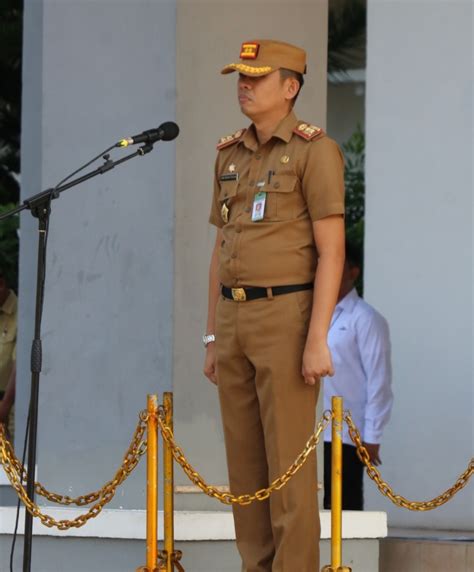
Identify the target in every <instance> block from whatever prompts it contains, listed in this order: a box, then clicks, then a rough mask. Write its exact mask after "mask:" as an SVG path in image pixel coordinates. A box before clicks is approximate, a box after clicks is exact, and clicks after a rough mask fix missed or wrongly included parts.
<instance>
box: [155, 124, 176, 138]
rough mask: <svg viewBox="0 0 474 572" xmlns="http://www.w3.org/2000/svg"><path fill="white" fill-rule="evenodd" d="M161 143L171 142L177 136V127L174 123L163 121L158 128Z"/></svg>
mask: <svg viewBox="0 0 474 572" xmlns="http://www.w3.org/2000/svg"><path fill="white" fill-rule="evenodd" d="M158 131H159V132H160V135H161V137H160V139H161V140H162V141H173V139H176V137H178V135H179V127H178V126H177V125H176V123H175V122H174V121H165V122H164V123H162V124H161V125H160V126H159V127H158Z"/></svg>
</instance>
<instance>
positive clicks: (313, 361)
mask: <svg viewBox="0 0 474 572" xmlns="http://www.w3.org/2000/svg"><path fill="white" fill-rule="evenodd" d="M301 373H302V374H303V377H304V380H305V383H307V384H308V385H315V383H316V382H317V381H319V379H320V378H321V377H325V376H327V375H329V376H331V377H332V376H333V375H334V368H333V365H332V359H331V352H330V351H329V348H328V345H327V343H326V342H315V343H308V342H307V343H306V347H305V350H304V353H303V367H302V370H301Z"/></svg>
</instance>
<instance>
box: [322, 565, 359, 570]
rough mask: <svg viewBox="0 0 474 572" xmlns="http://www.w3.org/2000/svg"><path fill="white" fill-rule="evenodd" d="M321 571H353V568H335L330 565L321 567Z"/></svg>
mask: <svg viewBox="0 0 474 572" xmlns="http://www.w3.org/2000/svg"><path fill="white" fill-rule="evenodd" d="M321 572H352V568H350V567H349V566H337V567H336V568H333V567H332V566H330V565H328V566H324V568H322V569H321Z"/></svg>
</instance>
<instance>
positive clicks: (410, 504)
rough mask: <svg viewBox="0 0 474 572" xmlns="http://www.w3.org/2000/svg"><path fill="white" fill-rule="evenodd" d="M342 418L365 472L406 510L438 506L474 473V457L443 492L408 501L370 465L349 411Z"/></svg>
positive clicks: (380, 489) (462, 485) (445, 501)
mask: <svg viewBox="0 0 474 572" xmlns="http://www.w3.org/2000/svg"><path fill="white" fill-rule="evenodd" d="M344 420H345V422H346V423H347V426H348V428H349V435H350V437H351V439H352V441H353V442H354V445H355V446H356V447H357V455H358V456H359V459H360V460H361V461H362V462H363V463H364V464H365V466H366V468H367V474H368V475H369V477H370V478H371V479H372V480H373V481H374V482H375V484H376V485H377V487H378V489H379V491H380V492H381V493H382V494H383V495H384V496H386V497H387V498H388V499H390V500H391V501H392V502H393V504H395V505H397V506H399V507H401V508H406V509H408V510H413V511H427V510H433V509H434V508H438V507H439V506H441V505H443V504H445V503H447V502H448V501H449V500H451V499H452V498H453V497H454V495H455V494H456V493H458V492H459V491H460V490H461V489H462V488H464V487H465V486H466V485H467V483H468V482H469V479H470V478H471V477H472V475H473V474H474V458H472V459H471V460H470V461H469V464H468V466H467V469H466V470H465V471H464V473H462V475H461V476H460V477H459V478H458V479H457V481H456V482H455V483H454V485H453V486H452V487H451V488H449V489H447V490H446V491H444V493H442V494H440V495H439V496H437V497H435V498H434V499H431V500H429V501H410V500H408V499H406V498H405V497H402V496H401V495H396V494H395V493H394V492H393V489H392V487H391V486H390V485H389V484H388V483H386V482H385V481H384V480H383V479H382V476H381V474H380V471H379V470H378V469H376V468H375V467H374V465H372V463H371V462H370V455H369V453H368V451H367V449H366V448H365V447H364V445H363V444H362V439H361V436H360V432H359V430H358V429H357V427H356V425H355V423H354V421H353V419H352V417H351V414H350V412H349V411H345V412H344Z"/></svg>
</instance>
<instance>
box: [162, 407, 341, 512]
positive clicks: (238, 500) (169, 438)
mask: <svg viewBox="0 0 474 572" xmlns="http://www.w3.org/2000/svg"><path fill="white" fill-rule="evenodd" d="M331 418H332V414H331V412H330V411H325V412H324V415H323V417H322V419H321V421H320V422H319V423H318V426H317V428H316V431H315V432H314V433H313V434H312V435H311V437H310V438H309V439H308V441H307V443H306V445H305V447H304V449H303V451H302V452H301V453H300V454H299V455H298V457H297V458H296V460H295V461H294V463H293V464H292V465H291V466H290V467H289V468H288V470H287V471H286V472H285V473H284V474H283V475H281V476H280V477H278V478H276V479H275V480H274V481H272V482H271V483H270V485H269V486H268V487H267V488H264V489H260V490H258V491H257V492H255V493H254V494H244V495H239V496H236V495H233V494H231V493H222V492H220V491H219V490H218V489H217V488H216V487H215V486H212V485H208V484H207V483H206V482H205V481H204V478H203V477H202V475H201V474H200V473H198V472H197V471H196V469H195V468H194V467H193V466H192V465H191V464H190V463H189V462H188V460H187V459H186V456H185V454H184V453H183V450H182V449H181V447H179V445H177V444H176V442H175V440H174V435H173V432H172V430H171V429H170V428H169V427H168V426H167V425H166V420H165V419H166V418H165V408H164V407H163V406H160V407H159V408H158V425H159V428H160V430H161V434H162V436H163V439H164V441H165V442H166V443H167V444H168V445H169V447H170V448H171V451H172V453H173V457H174V458H175V460H176V462H177V463H179V464H180V465H181V467H182V469H183V471H184V472H185V473H186V475H187V476H188V478H189V480H190V481H191V482H192V483H194V484H195V485H197V486H198V487H199V488H200V489H201V490H202V492H203V493H205V494H206V495H208V496H210V497H212V498H215V499H217V500H218V501H220V502H221V503H223V504H227V505H233V504H238V505H241V506H245V505H249V504H251V503H252V502H254V501H256V500H258V501H263V500H266V499H268V498H269V496H270V495H271V494H272V493H273V492H275V491H279V490H280V489H281V488H283V487H284V486H285V485H286V484H287V483H288V481H289V480H290V479H291V478H292V477H293V476H294V475H295V474H296V473H297V472H298V471H299V470H300V469H301V467H302V466H303V465H304V464H305V462H306V459H307V458H308V457H309V455H310V454H311V452H312V451H313V450H314V449H315V448H316V445H317V444H318V442H319V438H320V436H321V433H322V432H323V431H324V430H325V429H326V427H327V426H328V425H329V423H330V421H331Z"/></svg>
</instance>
